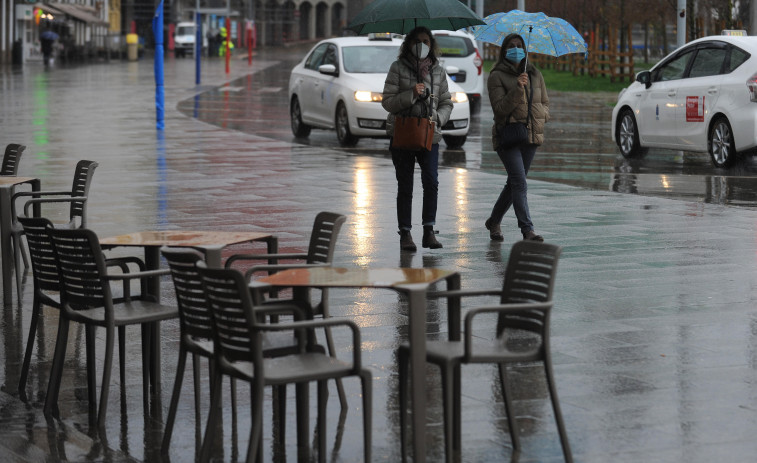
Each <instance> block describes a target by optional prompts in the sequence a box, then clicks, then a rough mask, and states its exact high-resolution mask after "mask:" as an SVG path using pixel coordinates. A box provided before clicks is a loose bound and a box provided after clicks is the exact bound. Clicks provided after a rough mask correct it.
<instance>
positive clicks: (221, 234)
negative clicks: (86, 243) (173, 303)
mask: <svg viewBox="0 0 757 463" xmlns="http://www.w3.org/2000/svg"><path fill="white" fill-rule="evenodd" d="M252 241H264V242H266V243H267V250H268V253H269V254H275V253H277V252H278V246H279V244H278V239H277V238H276V236H274V235H271V234H270V233H260V232H235V231H228V232H225V231H188V230H166V231H141V232H135V233H129V234H126V235H118V236H111V237H108V238H101V239H100V246H102V247H103V249H110V248H115V247H118V246H132V247H142V248H144V250H145V266H146V267H147V270H156V269H158V268H159V267H160V248H161V247H163V246H173V247H185V248H193V249H197V250H199V251H201V252H202V253H203V254H205V263H206V264H207V265H208V267H221V266H222V265H221V251H222V250H223V249H224V248H225V247H226V246H230V245H232V244H239V243H248V242H252ZM150 280H151V281H150V282H149V283H148V287H147V288H148V289H147V292H148V293H149V294H151V295H153V296H155V297H156V299H159V298H160V278H159V277H158V278H151V279H150Z"/></svg>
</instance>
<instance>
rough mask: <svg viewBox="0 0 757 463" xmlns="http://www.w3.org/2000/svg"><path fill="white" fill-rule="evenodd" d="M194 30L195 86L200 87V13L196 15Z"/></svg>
mask: <svg viewBox="0 0 757 463" xmlns="http://www.w3.org/2000/svg"><path fill="white" fill-rule="evenodd" d="M195 22H196V23H197V25H196V26H195V30H196V31H197V36H196V37H195V85H200V55H201V54H202V22H200V13H199V12H198V13H196V17H195Z"/></svg>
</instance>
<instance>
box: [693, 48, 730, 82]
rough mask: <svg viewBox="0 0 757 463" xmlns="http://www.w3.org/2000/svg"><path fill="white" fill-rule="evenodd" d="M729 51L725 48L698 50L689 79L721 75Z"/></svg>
mask: <svg viewBox="0 0 757 463" xmlns="http://www.w3.org/2000/svg"><path fill="white" fill-rule="evenodd" d="M727 51H728V50H727V49H725V48H702V49H700V50H698V51H697V54H696V56H695V57H694V62H693V63H691V70H690V71H689V77H706V76H716V75H718V74H720V73H721V70H722V69H723V61H725V57H726V54H727Z"/></svg>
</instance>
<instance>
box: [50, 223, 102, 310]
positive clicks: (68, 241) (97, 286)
mask: <svg viewBox="0 0 757 463" xmlns="http://www.w3.org/2000/svg"><path fill="white" fill-rule="evenodd" d="M47 232H48V233H49V235H50V238H51V240H52V242H53V248H54V249H55V262H56V264H57V266H58V272H59V274H60V282H61V291H60V293H61V302H62V303H63V304H62V305H63V307H64V310H68V309H73V310H80V309H88V308H92V307H101V306H106V308H107V307H109V306H110V305H111V302H112V295H111V292H110V284H109V283H108V280H107V279H106V276H107V271H106V268H105V257H104V256H103V252H102V249H101V248H100V240H99V239H98V238H97V235H96V234H95V232H93V231H92V230H89V229H86V228H77V229H72V230H68V229H56V228H50V229H48V230H47Z"/></svg>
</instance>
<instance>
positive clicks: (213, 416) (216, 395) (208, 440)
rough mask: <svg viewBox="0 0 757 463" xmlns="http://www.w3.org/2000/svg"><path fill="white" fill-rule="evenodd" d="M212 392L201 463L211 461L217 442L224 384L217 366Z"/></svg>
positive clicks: (214, 371)
mask: <svg viewBox="0 0 757 463" xmlns="http://www.w3.org/2000/svg"><path fill="white" fill-rule="evenodd" d="M211 382H212V384H211V388H210V390H211V394H210V410H209V411H208V422H207V424H206V425H205V437H204V438H203V439H202V449H201V450H200V458H199V461H200V463H206V462H209V461H210V457H211V454H212V450H213V445H214V444H215V430H216V426H217V423H218V418H219V416H220V412H221V386H223V376H222V375H221V372H220V371H218V369H217V368H214V369H213V379H212V381H211Z"/></svg>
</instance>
